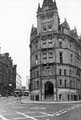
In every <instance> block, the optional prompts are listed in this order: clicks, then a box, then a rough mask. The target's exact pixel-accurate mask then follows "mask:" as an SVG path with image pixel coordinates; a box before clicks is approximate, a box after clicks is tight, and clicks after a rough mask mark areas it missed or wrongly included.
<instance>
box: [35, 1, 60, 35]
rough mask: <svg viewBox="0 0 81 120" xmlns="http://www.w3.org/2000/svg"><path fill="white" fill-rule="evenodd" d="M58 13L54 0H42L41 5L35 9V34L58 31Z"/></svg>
mask: <svg viewBox="0 0 81 120" xmlns="http://www.w3.org/2000/svg"><path fill="white" fill-rule="evenodd" d="M58 26H59V15H58V9H57V5H56V1H54V2H53V0H44V1H43V4H42V7H40V4H39V5H38V10H37V34H38V35H39V34H41V33H45V32H50V31H53V32H58Z"/></svg>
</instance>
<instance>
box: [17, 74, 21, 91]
mask: <svg viewBox="0 0 81 120" xmlns="http://www.w3.org/2000/svg"><path fill="white" fill-rule="evenodd" d="M16 90H22V77H21V76H20V75H19V74H18V73H16Z"/></svg>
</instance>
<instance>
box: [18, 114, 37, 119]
mask: <svg viewBox="0 0 81 120" xmlns="http://www.w3.org/2000/svg"><path fill="white" fill-rule="evenodd" d="M17 114H20V115H23V116H24V117H26V118H30V119H32V120H37V119H36V118H34V117H31V116H29V115H26V114H24V113H21V112H17Z"/></svg>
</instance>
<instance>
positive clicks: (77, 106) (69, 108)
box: [54, 104, 81, 116]
mask: <svg viewBox="0 0 81 120" xmlns="http://www.w3.org/2000/svg"><path fill="white" fill-rule="evenodd" d="M79 107H81V105H80V104H78V105H74V106H72V107H68V108H65V109H62V110H60V111H58V112H56V113H55V114H54V116H55V115H56V116H59V115H61V114H63V113H66V112H69V111H71V110H73V109H76V108H79Z"/></svg>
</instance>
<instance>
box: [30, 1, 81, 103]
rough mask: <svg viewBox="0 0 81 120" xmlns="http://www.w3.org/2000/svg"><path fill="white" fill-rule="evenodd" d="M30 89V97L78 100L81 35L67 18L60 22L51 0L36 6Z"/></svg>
mask: <svg viewBox="0 0 81 120" xmlns="http://www.w3.org/2000/svg"><path fill="white" fill-rule="evenodd" d="M30 90H31V95H30V97H31V99H32V100H40V101H43V100H52V101H63V100H66V101H70V100H73V101H74V100H81V37H79V36H78V34H77V30H76V28H74V29H73V30H71V29H70V26H69V24H68V22H67V20H66V19H65V20H64V22H63V23H60V18H59V14H58V8H57V5H56V1H53V0H44V1H43V4H42V7H40V4H39V5H38V10H37V28H36V27H34V26H32V29H31V35H30Z"/></svg>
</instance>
